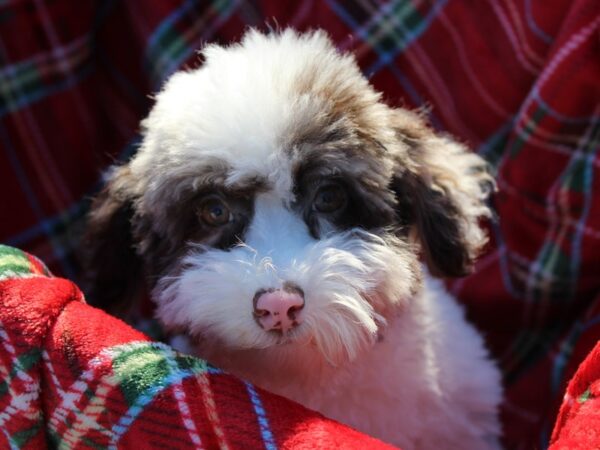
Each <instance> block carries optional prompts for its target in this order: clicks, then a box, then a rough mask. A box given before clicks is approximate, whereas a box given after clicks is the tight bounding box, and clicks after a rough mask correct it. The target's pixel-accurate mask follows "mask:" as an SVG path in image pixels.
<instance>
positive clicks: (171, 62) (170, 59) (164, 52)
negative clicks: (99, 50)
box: [144, 0, 240, 90]
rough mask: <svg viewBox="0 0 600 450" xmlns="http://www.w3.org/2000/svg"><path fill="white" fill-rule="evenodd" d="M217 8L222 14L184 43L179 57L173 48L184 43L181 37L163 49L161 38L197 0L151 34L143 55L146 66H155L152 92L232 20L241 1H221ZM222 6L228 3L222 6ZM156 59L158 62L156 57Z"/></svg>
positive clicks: (191, 0) (184, 6)
mask: <svg viewBox="0 0 600 450" xmlns="http://www.w3.org/2000/svg"><path fill="white" fill-rule="evenodd" d="M215 3H216V5H214V7H215V9H217V10H218V11H219V15H218V17H217V18H216V19H215V20H214V21H211V22H210V23H209V24H208V25H207V26H206V27H204V28H202V29H201V30H198V31H199V34H198V35H197V36H195V37H194V39H193V40H192V41H191V42H187V43H185V44H186V45H185V48H183V49H182V50H181V52H180V53H179V54H176V53H175V52H174V50H173V48H172V44H173V43H174V42H181V39H182V37H181V35H179V34H178V35H177V36H176V39H175V40H174V41H172V42H171V43H170V45H171V47H170V48H161V42H160V41H161V38H162V37H163V36H164V35H165V34H167V33H168V31H169V30H170V29H171V28H172V27H174V26H175V24H176V23H177V21H178V20H179V19H181V18H182V17H184V16H185V14H187V13H190V12H192V11H193V10H194V8H192V7H193V6H197V4H198V2H197V0H188V1H187V2H186V3H184V4H183V5H182V6H181V7H179V8H178V9H176V10H175V11H174V12H173V13H171V14H170V15H169V16H167V18H166V19H165V20H163V21H162V22H161V23H160V24H159V25H158V27H157V28H156V30H155V31H154V32H153V33H152V34H151V35H150V38H149V41H148V42H149V44H148V46H147V48H146V51H145V54H144V60H145V61H146V63H145V64H147V65H152V66H153V67H152V68H151V69H150V78H151V80H152V89H153V90H157V89H158V88H160V86H161V85H162V83H164V81H165V80H166V79H167V78H168V77H169V76H170V75H172V74H173V73H174V72H175V71H177V70H178V69H180V67H181V65H182V64H183V62H184V61H186V60H187V59H189V58H190V57H191V56H192V54H193V53H194V52H196V51H197V50H198V48H197V46H199V45H200V42H201V40H202V38H203V37H205V36H212V35H213V34H214V32H215V31H216V30H217V29H218V28H219V27H220V26H221V25H223V24H224V23H225V22H226V21H227V20H228V19H229V17H231V15H232V14H233V13H234V11H236V10H237V8H238V6H239V4H240V0H220V1H217V2H215ZM223 3H226V4H225V5H223ZM153 55H157V56H156V60H154V59H155V58H154V57H153Z"/></svg>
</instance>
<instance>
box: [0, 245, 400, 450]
mask: <svg viewBox="0 0 600 450" xmlns="http://www.w3.org/2000/svg"><path fill="white" fill-rule="evenodd" d="M0 342H1V343H0V430H1V433H0V448H1V449H8V448H10V449H14V448H27V449H35V450H40V449H43V448H47V447H49V448H96V449H99V448H117V447H118V448H132V449H142V448H144V449H145V448H178V449H183V448H206V449H209V448H221V449H236V448H237V449H258V448H266V449H269V450H271V449H277V448H284V449H286V448H287V449H317V448H318V449H322V448H323V449H325V448H327V449H329V448H341V449H357V450H363V449H382V450H383V449H391V448H393V447H391V446H388V445H386V444H384V443H382V442H380V441H377V440H375V439H372V438H370V437H368V436H365V435H363V434H361V433H358V432H357V431H354V430H352V429H350V428H348V427H346V426H343V425H340V424H338V423H336V422H334V421H331V420H328V419H325V418H323V417H322V416H320V415H319V414H317V413H315V412H311V411H309V410H307V409H305V408H304V407H302V406H300V405H298V404H295V403H292V402H290V401H288V400H286V399H284V398H282V397H278V396H276V395H272V394H269V393H266V392H264V391H262V390H260V389H258V388H255V387H254V386H252V385H250V384H249V383H246V382H243V381H240V380H238V379H236V378H234V377H232V376H230V375H227V374H225V373H223V372H222V371H220V370H218V369H216V368H214V367H211V366H210V365H208V364H207V363H206V362H204V361H202V360H200V359H197V358H193V357H190V356H184V355H180V354H177V353H176V352H174V351H173V350H172V349H171V348H169V347H168V346H167V345H164V344H161V343H157V342H152V341H150V340H149V339H148V338H147V337H146V336H144V335H143V334H141V333H140V332H138V331H135V330H133V329H132V328H130V327H129V326H127V325H126V324H125V323H123V322H121V321H120V320H118V319H115V318H113V317H111V316H109V315H107V314H105V313H104V312H102V311H100V310H98V309H95V308H92V307H90V306H89V305H87V304H85V301H84V299H83V296H82V294H81V292H80V291H79V289H78V288H77V286H75V285H74V284H73V283H72V282H70V281H67V280H65V279H62V278H51V277H49V274H48V272H47V270H46V269H45V267H44V266H43V265H42V264H41V263H40V262H39V261H38V260H36V259H35V258H33V257H31V256H29V255H27V254H25V253H23V252H20V251H18V250H16V249H13V248H10V247H5V246H0Z"/></svg>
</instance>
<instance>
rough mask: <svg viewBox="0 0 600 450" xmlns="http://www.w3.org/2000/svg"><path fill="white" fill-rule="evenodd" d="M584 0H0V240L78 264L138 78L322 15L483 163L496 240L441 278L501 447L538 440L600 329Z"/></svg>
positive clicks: (342, 41)
mask: <svg viewBox="0 0 600 450" xmlns="http://www.w3.org/2000/svg"><path fill="white" fill-rule="evenodd" d="M599 9H600V6H599V4H598V1H597V0H553V1H552V2H548V1H545V0H480V1H479V0H478V1H475V0H472V1H466V0H437V1H425V0H404V1H401V0H398V1H387V2H384V1H371V0H355V1H334V0H325V1H317V0H314V1H303V2H293V3H292V2H289V3H288V2H278V1H248V2H241V1H233V0H218V1H209V2H199V1H193V0H187V1H173V0H172V1H166V0H165V1H161V2H143V3H142V2H134V1H129V2H127V1H121V2H117V1H111V0H106V1H92V0H88V1H78V2H72V1H68V0H48V1H43V0H38V1H27V0H23V1H16V0H15V1H7V2H2V3H1V4H0V199H1V207H0V241H2V242H4V243H7V244H9V245H13V246H17V247H20V248H23V249H26V250H28V251H30V252H32V253H33V254H35V255H37V256H38V257H40V258H42V259H43V260H44V261H46V263H48V265H49V266H50V268H51V269H52V270H53V271H54V272H55V273H57V274H60V275H64V276H67V277H70V278H72V279H74V280H77V276H78V263H77V260H76V258H75V256H74V248H75V246H76V245H77V241H76V238H75V237H76V236H77V234H78V232H79V230H80V229H81V226H82V221H83V216H84V214H85V212H86V209H87V207H88V205H89V197H90V196H91V195H92V194H93V193H94V192H96V190H97V189H98V188H99V186H100V184H101V181H100V174H101V171H102V170H103V169H104V168H106V167H107V165H108V164H110V163H112V162H113V161H115V160H122V161H124V160H127V158H128V157H129V156H130V155H131V154H132V153H133V152H134V151H135V148H136V145H137V144H138V142H139V137H138V134H137V130H138V123H139V120H140V119H141V118H142V117H144V115H145V114H146V113H147V112H148V109H149V107H150V106H151V99H150V98H149V96H148V94H150V93H152V92H153V91H156V90H157V89H159V88H160V86H161V84H162V83H163V82H164V80H165V79H166V78H167V77H168V76H169V75H170V74H171V73H172V72H173V71H175V70H177V69H178V68H180V67H182V66H187V67H190V66H195V65H197V64H198V62H197V58H196V56H195V51H196V50H197V49H198V48H199V47H201V45H202V44H203V43H204V42H207V41H217V42H222V43H226V42H229V41H231V40H235V39H238V38H239V36H240V35H241V34H242V32H243V30H244V27H245V26H247V25H256V26H264V24H265V20H269V22H270V23H271V24H272V25H276V24H278V25H279V26H281V27H283V26H287V25H291V26H294V27H296V28H299V29H307V28H310V27H322V28H324V29H326V30H327V31H328V32H329V33H330V34H331V36H332V37H333V39H334V41H335V42H336V43H337V45H338V46H339V48H340V49H342V50H352V51H353V52H355V54H356V55H357V58H358V60H359V63H360V65H361V67H362V69H363V70H364V72H365V73H366V74H367V75H368V76H369V77H370V80H371V82H372V83H373V84H374V85H375V87H376V88H377V89H379V90H381V91H383V92H384V94H385V98H386V99H387V101H388V102H390V103H391V104H395V105H405V106H409V107H415V106H420V105H424V104H425V105H429V106H430V107H431V120H432V123H433V124H434V126H435V127H437V128H438V129H440V130H444V131H448V132H450V133H452V134H454V135H455V136H457V137H458V138H459V139H461V140H463V141H465V142H467V143H468V144H469V145H470V146H471V147H472V148H474V149H475V150H476V151H478V152H479V153H480V154H481V155H483V156H484V157H486V158H487V159H488V160H489V161H490V162H491V163H492V165H493V166H494V167H495V168H496V170H497V173H498V183H499V188H500V192H499V193H498V195H497V196H496V197H495V199H494V203H495V207H496V210H497V212H498V220H497V221H496V222H495V223H494V224H493V225H491V226H490V232H491V235H492V238H493V242H492V244H491V245H490V248H489V252H488V253H487V255H486V256H484V257H483V258H482V259H481V260H480V262H479V264H478V272H477V273H476V274H474V275H472V276H470V277H467V278H465V279H462V280H459V281H456V282H453V283H452V284H451V289H452V290H453V292H454V293H455V294H456V295H457V296H458V297H459V298H460V299H461V300H462V301H463V302H464V303H465V304H466V306H467V308H468V313H469V317H470V318H471V319H472V320H473V321H474V322H475V323H476V324H477V325H478V326H479V327H480V328H481V329H482V330H483V332H484V333H485V335H486V338H487V340H488V343H489V345H490V347H491V348H492V350H493V352H494V354H495V355H496V357H497V358H498V359H499V361H500V365H501V367H502V369H503V371H504V374H505V382H506V386H507V392H506V394H507V395H506V402H505V405H504V407H503V420H504V424H505V434H506V443H507V445H508V446H509V447H510V448H531V447H532V446H536V447H544V446H545V445H546V442H547V439H548V437H549V433H550V428H551V425H552V422H553V419H554V417H555V414H556V408H557V406H558V403H559V402H560V399H561V395H562V392H563V390H564V386H565V383H566V381H567V380H568V379H569V377H570V376H571V375H572V373H573V371H574V370H575V368H576V366H577V363H578V362H579V361H581V360H582V359H583V357H584V356H585V354H586V353H587V352H588V351H589V350H590V349H591V348H592V347H593V344H594V343H595V342H596V341H597V340H598V337H599V336H600V180H599V175H600V173H599V169H600V158H599V156H598V148H599V141H600V48H599V47H600V39H599V28H600V11H599Z"/></svg>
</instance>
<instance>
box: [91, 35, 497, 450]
mask: <svg viewBox="0 0 600 450" xmlns="http://www.w3.org/2000/svg"><path fill="white" fill-rule="evenodd" d="M202 55H203V57H204V58H205V61H204V64H203V65H202V67H201V68H199V69H197V70H190V71H182V72H179V73H176V74H175V75H173V76H172V77H171V78H170V80H169V81H168V82H167V83H166V84H165V86H164V87H163V89H162V91H161V92H160V93H159V94H158V95H157V96H156V104H155V106H154V108H153V109H152V111H151V113H150V115H149V116H148V118H146V119H145V120H144V121H143V123H142V125H143V135H144V138H143V143H142V144H141V147H140V149H139V151H138V152H137V154H136V155H135V156H134V157H133V158H132V160H131V161H130V162H129V163H128V164H126V165H123V166H118V167H114V168H113V169H112V171H111V172H110V173H109V175H108V184H107V187H106V188H105V190H104V191H103V192H102V193H101V194H100V195H99V197H98V198H97V199H96V200H95V202H94V205H93V208H92V212H91V215H90V221H89V229H88V234H87V245H86V248H87V251H88V254H89V261H90V266H89V269H88V270H89V274H90V275H91V278H92V282H93V283H92V284H93V286H94V287H93V288H92V289H91V291H90V295H89V296H90V298H91V299H93V300H94V301H95V303H96V304H99V305H101V306H104V307H105V308H108V307H109V306H111V305H113V306H114V304H116V303H117V302H118V300H119V299H123V298H127V297H130V294H131V292H133V291H134V290H135V286H133V285H132V283H135V282H137V281H139V280H140V279H142V278H145V279H146V280H147V282H148V283H149V285H150V286H151V288H152V298H153V300H154V301H155V302H156V304H157V316H158V318H159V319H160V320H161V321H162V323H163V324H164V325H165V326H166V327H168V328H170V329H173V330H184V331H185V333H186V334H187V335H188V336H190V337H191V338H192V339H193V342H194V346H195V348H196V352H197V354H198V355H200V356H202V357H204V358H207V359H208V360H209V361H211V362H213V363H214V364H216V365H218V366H220V367H222V368H224V369H226V370H228V371H230V372H232V373H234V374H237V375H239V376H240V377H243V378H246V379H248V380H250V381H252V382H253V383H255V384H257V385H258V386H261V387H263V388H266V389H268V390H270V391H272V392H275V393H278V394H281V395H283V396H285V397H288V398H290V399H293V400H295V401H297V402H300V403H302V404H304V405H306V406H307V407H309V408H312V409H315V410H317V411H320V412H321V413H323V414H324V415H326V416H328V417H331V418H334V419H337V420H339V421H341V422H343V423H346V424H348V425H350V426H353V427H355V428H357V429H358V430H361V431H363V432H365V433H368V434H370V435H372V436H375V437H378V438H380V439H382V440H384V441H387V442H390V443H392V444H396V445H398V446H400V447H401V448H402V449H404V450H410V449H461V450H466V449H477V450H482V449H489V448H496V447H497V446H498V436H499V434H500V426H499V421H498V417H497V407H498V404H499V402H500V400H501V387H500V375H499V372H498V370H497V368H496V367H495V365H494V364H493V362H492V361H491V360H490V358H489V356H488V353H487V351H486V350H485V348H484V344H483V340H482V338H481V337H480V335H479V334H478V333H477V332H476V331H475V329H474V328H473V327H472V326H470V325H468V324H467V322H466V321H465V319H464V316H463V312H462V309H461V308H460V307H459V306H458V304H457V303H456V302H455V300H454V299H453V298H451V297H450V296H449V294H448V293H447V292H446V291H445V290H444V287H443V285H442V283H441V282H440V281H438V280H436V279H434V278H432V275H430V273H431V274H433V275H443V276H461V275H464V274H466V273H467V272H468V271H469V270H470V269H471V265H472V261H473V259H474V257H475V256H476V255H477V253H478V251H479V250H480V249H481V247H482V246H483V245H484V243H485V241H486V237H485V233H484V231H483V230H482V229H481V228H480V225H479V223H478V219H479V218H481V217H486V216H489V215H490V211H489V209H488V207H487V206H486V203H485V201H486V198H487V197H488V194H489V193H490V191H491V190H493V189H494V182H493V179H492V177H491V176H490V175H489V173H488V171H487V170H486V164H485V163H484V161H483V160H482V159H481V158H480V157H478V156H477V155H475V154H473V153H470V152H469V151H467V149H465V148H464V147H463V146H462V145H461V144H459V143H457V142H456V141H453V140H452V139H451V138H449V137H447V136H440V135H436V134H435V133H434V132H433V131H432V130H431V129H429V128H428V127H427V126H426V124H425V123H424V121H423V119H422V118H421V117H420V116H419V115H418V114H415V113H413V112H409V111H407V110H404V109H394V108H391V107H390V106H388V105H386V104H384V103H383V102H381V96H380V94H379V93H377V92H375V90H374V89H373V88H372V86H370V85H369V83H368V81H367V80H366V79H365V78H364V77H363V76H362V74H361V72H360V70H359V68H358V66H357V64H356V61H355V59H354V58H353V56H351V55H348V54H341V53H339V52H337V51H336V49H335V48H334V46H333V45H332V43H331V42H330V40H329V39H328V37H327V36H326V35H325V34H324V33H323V32H320V31H316V32H312V33H308V34H298V33H297V32H295V31H292V30H285V31H283V32H279V33H273V34H269V35H264V34H261V33H260V32H258V31H254V30H250V31H248V32H247V33H246V35H245V36H244V38H243V39H242V41H241V43H239V44H235V45H231V46H229V47H221V46H218V45H208V46H207V47H206V48H204V50H203V51H202ZM421 261H423V262H421Z"/></svg>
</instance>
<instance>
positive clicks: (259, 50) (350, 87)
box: [131, 29, 391, 197]
mask: <svg viewBox="0 0 600 450" xmlns="http://www.w3.org/2000/svg"><path fill="white" fill-rule="evenodd" d="M202 54H203V55H204V57H205V62H204V64H203V65H202V67H201V68H200V69H197V70H193V71H189V72H179V73H176V74H175V75H173V76H172V77H171V79H170V80H169V81H168V82H167V83H166V85H165V86H164V88H163V90H162V91H161V92H160V93H159V94H158V95H157V97H156V105H155V107H154V109H153V110H152V112H151V113H150V115H149V117H148V118H147V119H146V120H145V121H144V123H143V125H144V128H145V130H146V131H145V138H144V142H143V144H142V147H141V148H140V150H139V152H138V154H137V155H136V157H135V158H134V160H133V161H132V163H131V169H132V172H133V174H134V175H135V176H136V178H137V179H138V180H140V186H138V189H139V192H140V193H141V192H144V193H145V194H144V195H145V196H148V197H152V196H153V193H156V194H157V195H159V196H160V190H161V187H162V186H163V184H164V183H165V182H167V181H170V183H171V184H172V183H173V181H174V180H181V181H182V182H184V180H186V179H189V178H190V177H193V175H194V174H195V173H198V169H199V168H202V167H206V166H207V165H221V166H228V167H230V168H231V170H230V171H229V172H228V175H229V178H228V179H227V180H225V181H226V182H229V183H234V182H236V181H238V180H239V179H241V178H246V177H248V178H250V177H253V176H256V175H258V176H265V177H267V178H268V179H269V180H270V181H271V183H272V184H274V185H275V188H276V191H279V192H283V191H286V190H287V191H289V190H290V187H291V182H292V180H291V173H290V172H291V170H290V161H289V159H288V156H287V154H288V153H287V152H286V150H289V149H286V148H285V147H286V144H288V143H289V142H286V139H288V137H289V134H290V133H291V132H292V130H294V129H297V128H298V127H302V126H303V125H304V124H310V123H311V122H316V121H318V120H319V119H321V120H322V119H323V117H324V116H327V115H328V114H331V112H332V111H331V108H332V102H330V101H329V100H330V99H331V98H333V97H336V96H341V95H344V93H346V94H345V95H347V93H348V92H352V93H355V94H356V95H355V98H356V99H360V105H359V108H358V109H360V110H361V111H362V112H364V113H365V114H364V115H365V117H368V119H366V121H367V124H366V125H367V126H370V127H381V128H382V131H381V132H380V133H378V134H379V135H382V136H383V137H385V135H386V133H388V131H387V130H384V129H385V128H386V127H385V125H386V123H387V119H386V114H385V113H384V110H385V107H384V106H383V105H381V104H379V103H378V101H379V97H380V96H379V94H378V93H376V92H375V91H374V90H373V89H372V88H371V86H370V85H369V84H368V82H367V80H366V79H365V78H364V77H363V76H362V74H361V72H360V70H359V68H358V66H357V65H356V62H355V60H354V57H353V56H352V55H348V54H340V53H339V52H338V51H337V50H336V49H335V47H334V46H333V45H332V43H331V41H330V40H329V38H328V37H327V36H326V35H325V33H323V32H320V31H317V32H313V33H308V34H298V33H297V32H295V31H293V30H290V29H288V30H285V31H283V32H281V33H275V34H270V35H264V34H261V33H260V32H258V31H256V30H250V31H249V32H248V33H246V35H245V36H244V38H243V39H242V41H241V43H239V44H235V45H232V46H229V47H221V46H218V45H208V46H207V47H206V48H205V49H204V50H203V51H202ZM357 101H358V100H357ZM371 110H372V111H371ZM389 133H391V132H389Z"/></svg>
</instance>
